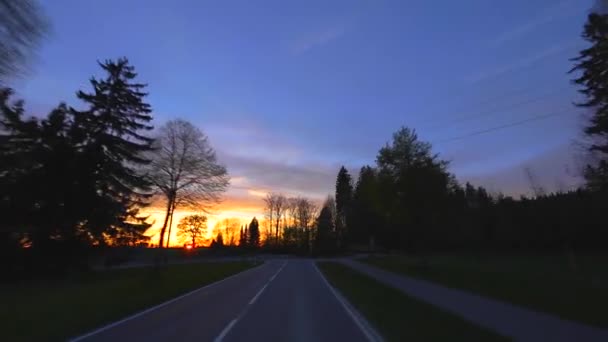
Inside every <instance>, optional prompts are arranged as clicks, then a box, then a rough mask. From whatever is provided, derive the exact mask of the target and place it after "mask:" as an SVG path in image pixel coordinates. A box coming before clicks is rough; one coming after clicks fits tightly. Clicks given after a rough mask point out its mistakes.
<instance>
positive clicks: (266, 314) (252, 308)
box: [76, 260, 369, 342]
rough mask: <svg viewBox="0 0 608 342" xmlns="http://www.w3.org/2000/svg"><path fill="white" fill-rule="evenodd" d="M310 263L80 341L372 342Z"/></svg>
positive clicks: (233, 283) (277, 266)
mask: <svg viewBox="0 0 608 342" xmlns="http://www.w3.org/2000/svg"><path fill="white" fill-rule="evenodd" d="M351 315H352V312H350V311H348V309H347V308H345V307H344V306H343V304H342V303H341V301H340V300H339V299H338V298H337V297H336V296H335V295H334V293H333V292H332V290H331V289H330V288H329V287H328V285H327V284H326V283H325V280H324V279H323V278H322V276H321V275H320V273H319V272H318V271H317V269H316V268H315V266H314V263H313V262H312V261H310V260H289V261H286V260H270V261H267V262H266V263H264V264H263V265H262V266H259V267H256V268H255V269H252V270H248V271H245V272H242V273H240V274H238V275H236V276H233V277H230V278H227V279H225V280H223V281H221V282H219V283H216V284H214V285H211V286H208V287H205V288H203V289H201V290H200V291H197V292H194V293H192V294H190V295H188V296H185V297H183V298H180V299H178V300H175V301H173V302H171V303H169V304H166V305H163V306H161V307H158V308H156V309H152V310H149V311H147V312H145V313H143V314H139V315H138V316H136V317H134V318H131V319H126V320H124V321H119V322H115V323H114V324H112V325H110V326H108V327H105V328H101V329H99V330H97V331H93V332H91V333H89V334H87V335H83V336H81V337H78V338H76V340H77V341H113V342H118V341H332V342H333V341H349V342H357V341H368V340H369V338H368V337H367V336H369V335H366V333H365V332H364V330H365V328H363V327H362V326H361V325H360V324H359V323H358V322H357V321H356V320H355V319H354V318H353V317H352V316H351Z"/></svg>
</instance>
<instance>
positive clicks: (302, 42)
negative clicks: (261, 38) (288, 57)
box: [289, 25, 347, 55]
mask: <svg viewBox="0 0 608 342" xmlns="http://www.w3.org/2000/svg"><path fill="white" fill-rule="evenodd" d="M346 31H347V30H346V26H344V25H336V26H332V27H329V28H326V29H324V30H320V31H315V32H310V33H307V34H304V35H302V36H300V37H298V38H297V39H295V40H294V41H292V42H291V44H290V45H289V50H290V51H291V53H293V54H295V55H300V54H303V53H305V52H307V51H309V50H311V49H313V48H315V47H319V46H323V45H325V44H328V43H330V42H332V41H334V40H336V39H338V38H340V37H342V36H343V35H344V34H345V33H346Z"/></svg>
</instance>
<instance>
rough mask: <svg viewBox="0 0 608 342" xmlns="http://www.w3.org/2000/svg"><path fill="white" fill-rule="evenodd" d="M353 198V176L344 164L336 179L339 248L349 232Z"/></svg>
mask: <svg viewBox="0 0 608 342" xmlns="http://www.w3.org/2000/svg"><path fill="white" fill-rule="evenodd" d="M352 198H353V184H352V178H351V176H350V174H349V173H348V171H347V170H346V168H345V167H344V166H342V167H341V168H340V171H339V172H338V177H337V179H336V213H337V215H336V216H337V217H336V235H337V239H338V244H339V246H338V248H340V245H341V244H342V242H343V240H344V237H345V236H346V234H347V229H348V224H347V217H348V213H349V211H350V206H351V202H352Z"/></svg>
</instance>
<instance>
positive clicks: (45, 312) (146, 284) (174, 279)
mask: <svg viewBox="0 0 608 342" xmlns="http://www.w3.org/2000/svg"><path fill="white" fill-rule="evenodd" d="M255 265H256V264H254V263H252V262H218V263H198V264H184V265H169V266H165V267H163V268H161V269H160V270H154V268H152V267H142V268H131V269H124V270H114V271H107V272H92V273H89V274H81V275H78V276H73V277H71V278H66V279H62V280H55V281H44V282H41V281H38V282H36V283H33V282H30V283H22V284H11V285H2V286H0V303H1V304H2V305H0V329H1V330H2V340H4V341H23V340H27V341H32V340H35V341H59V340H66V339H67V338H70V337H76V336H77V335H80V334H83V333H86V332H88V331H90V330H93V329H95V328H98V327H100V326H102V325H105V324H108V323H111V322H113V321H116V320H119V319H122V318H124V317H127V316H129V315H131V314H134V313H136V312H138V311H141V310H144V309H146V308H148V307H151V306H154V305H157V304H160V303H162V302H164V301H166V300H169V299H171V298H174V297H177V296H179V295H181V294H184V293H186V292H188V291H190V290H194V289H196V288H199V287H202V286H204V285H206V284H210V283H213V282H215V281H218V280H221V279H223V278H225V277H228V276H230V275H232V274H236V273H238V272H241V271H243V270H246V269H248V268H251V267H253V266H255Z"/></svg>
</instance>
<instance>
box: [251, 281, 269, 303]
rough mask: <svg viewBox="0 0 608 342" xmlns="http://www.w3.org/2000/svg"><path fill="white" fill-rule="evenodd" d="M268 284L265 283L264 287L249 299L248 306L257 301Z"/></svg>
mask: <svg viewBox="0 0 608 342" xmlns="http://www.w3.org/2000/svg"><path fill="white" fill-rule="evenodd" d="M268 284H270V282H267V283H266V285H264V287H262V289H261V290H260V291H258V293H257V294H256V295H255V296H253V298H251V300H250V301H249V305H251V304H253V303H255V301H256V299H258V297H259V296H260V295H261V294H262V292H264V290H266V287H267V286H268Z"/></svg>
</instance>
